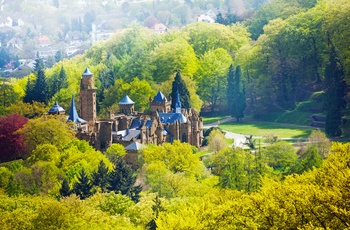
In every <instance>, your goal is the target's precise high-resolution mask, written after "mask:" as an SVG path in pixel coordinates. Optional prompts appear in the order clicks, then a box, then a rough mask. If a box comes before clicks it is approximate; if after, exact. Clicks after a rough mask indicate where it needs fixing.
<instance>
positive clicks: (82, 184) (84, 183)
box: [73, 168, 93, 200]
mask: <svg viewBox="0 0 350 230" xmlns="http://www.w3.org/2000/svg"><path fill="white" fill-rule="evenodd" d="M92 187H93V185H92V183H91V181H90V178H89V176H88V175H87V174H86V173H85V170H84V168H83V169H82V170H81V172H80V174H79V177H78V181H77V182H75V183H74V185H73V191H74V193H75V194H76V195H77V196H79V197H80V199H81V200H84V199H86V198H88V197H89V196H91V195H92V194H93V191H92Z"/></svg>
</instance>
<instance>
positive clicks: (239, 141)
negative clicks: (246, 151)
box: [203, 117, 258, 148]
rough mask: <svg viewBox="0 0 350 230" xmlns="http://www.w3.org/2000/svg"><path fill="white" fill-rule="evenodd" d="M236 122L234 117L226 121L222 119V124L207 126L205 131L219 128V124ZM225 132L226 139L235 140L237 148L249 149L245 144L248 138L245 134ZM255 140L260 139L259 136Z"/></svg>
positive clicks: (227, 118)
mask: <svg viewBox="0 0 350 230" xmlns="http://www.w3.org/2000/svg"><path fill="white" fill-rule="evenodd" d="M231 120H234V118H232V117H226V118H224V119H221V120H220V122H219V121H217V122H213V123H211V124H207V125H203V128H204V129H209V128H210V127H218V125H219V123H225V122H228V121H231ZM224 131H225V133H226V134H225V137H226V138H228V139H233V140H234V143H233V144H234V145H235V147H240V148H247V146H246V145H245V144H244V143H245V141H246V136H245V135H243V134H239V133H233V132H229V131H227V130H224ZM253 138H258V137H257V136H253Z"/></svg>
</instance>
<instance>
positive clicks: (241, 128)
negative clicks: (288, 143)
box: [220, 122, 313, 138]
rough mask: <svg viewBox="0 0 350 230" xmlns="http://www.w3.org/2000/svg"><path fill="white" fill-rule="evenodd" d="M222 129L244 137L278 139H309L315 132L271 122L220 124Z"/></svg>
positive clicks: (309, 129)
mask: <svg viewBox="0 0 350 230" xmlns="http://www.w3.org/2000/svg"><path fill="white" fill-rule="evenodd" d="M220 128H221V129H223V130H227V131H230V132H234V133H240V134H244V135H254V136H266V135H268V134H273V135H275V136H277V137H278V138H303V137H304V138H305V137H308V136H309V135H310V133H311V131H312V130H313V129H312V128H306V127H298V126H293V125H283V124H276V123H269V122H242V123H236V122H228V123H224V124H220Z"/></svg>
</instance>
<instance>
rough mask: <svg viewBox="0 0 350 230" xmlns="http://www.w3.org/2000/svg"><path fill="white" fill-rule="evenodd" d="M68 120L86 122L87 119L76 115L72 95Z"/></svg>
mask: <svg viewBox="0 0 350 230" xmlns="http://www.w3.org/2000/svg"><path fill="white" fill-rule="evenodd" d="M68 121H73V122H74V123H87V121H85V120H84V119H81V118H80V117H79V115H78V112H77V109H76V108H75V102H74V96H72V103H71V105H70V111H69V118H68Z"/></svg>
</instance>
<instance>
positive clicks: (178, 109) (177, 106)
mask: <svg viewBox="0 0 350 230" xmlns="http://www.w3.org/2000/svg"><path fill="white" fill-rule="evenodd" d="M175 113H181V101H180V94H179V90H177V93H176V100H175Z"/></svg>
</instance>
